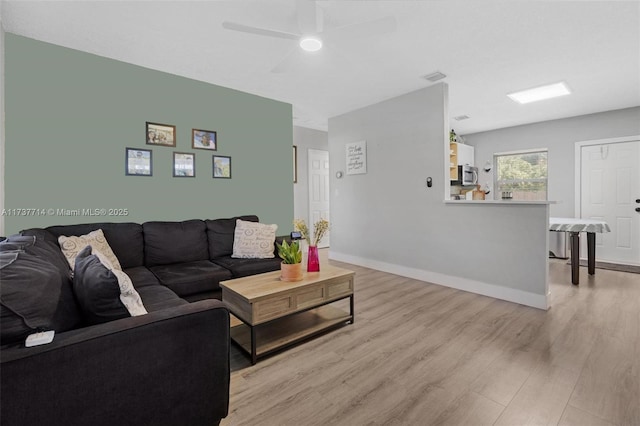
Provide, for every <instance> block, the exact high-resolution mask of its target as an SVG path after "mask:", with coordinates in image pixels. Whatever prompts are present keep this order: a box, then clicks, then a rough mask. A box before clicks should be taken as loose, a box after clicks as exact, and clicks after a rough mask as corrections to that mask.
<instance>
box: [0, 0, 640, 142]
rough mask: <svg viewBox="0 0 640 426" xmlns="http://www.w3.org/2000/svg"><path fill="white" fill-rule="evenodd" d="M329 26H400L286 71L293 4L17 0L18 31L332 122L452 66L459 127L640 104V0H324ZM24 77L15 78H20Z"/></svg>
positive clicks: (306, 120)
mask: <svg viewBox="0 0 640 426" xmlns="http://www.w3.org/2000/svg"><path fill="white" fill-rule="evenodd" d="M316 3H317V6H318V8H320V9H321V11H322V12H323V15H324V27H325V29H329V28H332V27H337V26H342V25H347V24H352V23H356V22H362V21H367V20H371V19H376V18H382V17H386V16H393V17H395V19H396V22H397V29H396V31H395V32H392V33H388V34H383V35H377V36H374V37H371V38H368V39H338V40H337V41H335V42H334V43H332V44H329V43H325V48H324V49H323V50H322V51H321V55H317V54H316V55H315V56H301V57H300V58H298V60H296V61H294V62H293V65H292V66H291V67H290V68H289V70H288V72H285V73H281V74H278V73H272V72H271V70H272V69H273V68H274V67H275V66H276V65H278V64H279V63H280V62H281V61H282V60H283V59H284V58H285V57H286V56H287V55H288V54H289V53H290V52H291V51H292V50H293V49H295V48H296V42H295V41H293V40H285V39H275V38H268V37H261V36H257V35H252V34H244V33H240V32H236V31H229V30H226V29H223V28H222V25H221V24H222V22H223V21H225V20H227V21H234V22H239V23H243V24H247V25H254V26H259V27H263V28H269V29H274V30H282V31H290V32H297V21H296V15H295V13H296V6H295V3H294V1H293V0H261V1H245V0H236V1H192V2H185V1H122V0H120V1H116V0H114V1H106V2H97V1H82V2H81V1H68V2H63V1H51V0H49V1H24V0H22V1H3V3H2V9H1V12H2V24H3V26H4V29H5V31H7V32H10V33H14V34H18V35H23V36H26V37H31V38H34V39H37V40H42V41H46V42H50V43H53V44H57V45H61V46H66V47H70V48H73V49H78V50H82V51H86V52H91V53H95V54H97V55H101V56H105V57H108V58H113V59H117V60H120V61H124V62H128V63H132V64H136V65H141V66H144V67H148V68H152V69H156V70H161V71H165V72H168V73H172V74H176V75H181V76H185V77H189V78H193V79H196V80H202V81H206V82H209V83H213V84H217V85H221V86H226V87H230V88H234V89H238V90H242V91H245V92H249V93H253V94H257V95H261V96H265V97H268V98H273V99H277V100H280V101H284V102H288V103H291V104H293V106H294V124H295V125H299V126H303V127H310V128H316V129H323V130H326V129H327V119H328V118H329V117H333V116H336V115H340V114H343V113H345V112H348V111H351V110H354V109H357V108H360V107H363V106H366V105H370V104H373V103H376V102H379V101H382V100H384V99H388V98H391V97H394V96H397V95H400V94H403V93H407V92H411V91H414V90H417V89H420V88H422V87H426V86H428V85H430V84H433V83H430V82H428V81H426V80H424V79H422V78H421V77H422V76H424V75H426V74H429V73H432V72H434V71H441V72H443V73H445V74H446V75H447V78H446V79H445V80H444V81H445V82H447V83H448V84H449V95H450V96H449V97H450V99H449V109H450V116H451V117H455V116H459V115H463V114H466V115H468V116H470V119H468V120H465V121H460V122H457V121H455V120H453V119H452V120H451V126H452V127H453V128H454V129H455V130H456V132H457V133H458V134H469V133H475V132H479V131H485V130H490V129H496V128H501V127H508V126H513V125H518V124H524V123H531V122H537V121H544V120H550V119H557V118H562V117H570V116H576V115H582V114H589V113H594V112H599V111H607V110H614V109H620V108H627V107H633V106H638V105H640V2H639V1H518V0H511V1H402V0H395V1H373V0H370V1H317V2H316ZM557 81H565V82H566V83H567V84H568V85H569V87H570V88H571V89H572V90H573V92H574V93H573V94H572V95H570V96H565V97H562V98H557V99H555V100H547V101H542V102H539V103H534V104H529V105H518V104H516V103H514V102H513V101H511V100H510V99H509V98H507V97H506V94H507V93H510V92H513V91H516V90H520V89H527V88H530V87H534V86H537V85H541V84H546V83H553V82H557ZM8 84H10V82H8Z"/></svg>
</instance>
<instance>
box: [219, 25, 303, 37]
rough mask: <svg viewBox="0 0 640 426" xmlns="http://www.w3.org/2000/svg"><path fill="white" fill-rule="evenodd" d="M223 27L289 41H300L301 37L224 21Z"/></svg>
mask: <svg viewBox="0 0 640 426" xmlns="http://www.w3.org/2000/svg"><path fill="white" fill-rule="evenodd" d="M222 26H223V27H224V28H226V29H228V30H233V31H240V32H243V33H249V34H256V35H262V36H267V37H275V38H286V39H289V40H298V39H300V35H298V34H291V33H287V32H284V31H277V30H267V29H265V28H258V27H252V26H249V25H244V24H238V23H235V22H229V21H224V22H223V23H222Z"/></svg>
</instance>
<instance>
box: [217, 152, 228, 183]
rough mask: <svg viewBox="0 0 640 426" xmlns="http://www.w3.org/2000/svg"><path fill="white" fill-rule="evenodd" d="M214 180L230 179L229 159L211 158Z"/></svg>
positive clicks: (221, 157)
mask: <svg viewBox="0 0 640 426" xmlns="http://www.w3.org/2000/svg"><path fill="white" fill-rule="evenodd" d="M213 177H214V179H216V178H220V179H231V157H223V156H219V155H214V156H213Z"/></svg>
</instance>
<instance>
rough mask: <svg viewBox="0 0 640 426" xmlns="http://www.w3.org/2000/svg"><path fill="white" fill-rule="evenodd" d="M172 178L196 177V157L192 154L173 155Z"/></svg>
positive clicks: (175, 153) (178, 153) (177, 153)
mask: <svg viewBox="0 0 640 426" xmlns="http://www.w3.org/2000/svg"><path fill="white" fill-rule="evenodd" d="M173 177H196V155H195V154H194V153H192V152H174V153H173Z"/></svg>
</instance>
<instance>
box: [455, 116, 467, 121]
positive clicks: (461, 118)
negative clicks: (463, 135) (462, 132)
mask: <svg viewBox="0 0 640 426" xmlns="http://www.w3.org/2000/svg"><path fill="white" fill-rule="evenodd" d="M468 118H469V116H468V115H459V116H457V117H453V119H454V120H456V121H462V120H466V119H468Z"/></svg>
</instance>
